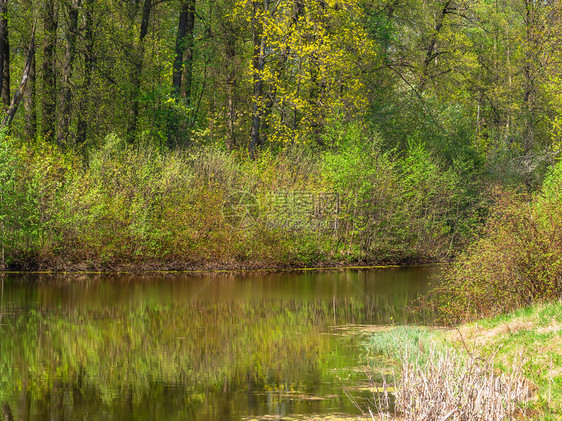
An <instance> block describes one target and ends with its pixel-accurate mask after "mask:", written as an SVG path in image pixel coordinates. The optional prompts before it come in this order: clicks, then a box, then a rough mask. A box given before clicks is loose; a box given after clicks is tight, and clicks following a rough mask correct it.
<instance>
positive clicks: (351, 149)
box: [0, 128, 480, 269]
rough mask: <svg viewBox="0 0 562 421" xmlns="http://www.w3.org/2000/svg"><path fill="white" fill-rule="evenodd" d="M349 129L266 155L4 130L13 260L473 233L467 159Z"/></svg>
mask: <svg viewBox="0 0 562 421" xmlns="http://www.w3.org/2000/svg"><path fill="white" fill-rule="evenodd" d="M347 130H350V133H344V135H345V136H347V138H350V139H351V140H349V141H347V142H346V143H345V146H341V147H338V148H333V149H331V150H328V151H318V150H313V149H311V148H310V147H307V146H303V145H297V146H292V147H290V146H289V147H287V148H285V149H283V150H280V151H267V150H264V151H262V152H261V153H260V154H259V155H258V156H257V158H256V159H255V160H250V159H248V158H246V157H244V156H240V155H237V154H236V153H229V152H227V151H224V150H221V149H218V148H213V147H204V146H199V147H197V146H196V147H193V148H191V149H188V150H176V151H169V150H163V149H158V148H156V147H154V146H147V145H144V144H143V142H138V143H136V144H131V143H128V142H126V141H124V140H123V139H120V138H119V137H117V136H115V135H110V136H108V137H107V138H106V139H105V140H104V141H103V142H102V144H101V145H99V146H98V147H95V148H92V149H91V150H90V151H89V152H87V153H86V154H83V153H80V154H78V153H73V152H62V151H60V150H58V149H57V148H56V147H55V146H52V145H50V144H47V143H44V142H41V141H37V142H34V143H29V142H23V141H20V140H17V139H11V138H9V137H3V138H2V140H1V143H0V179H1V181H2V191H1V195H0V224H1V225H0V245H1V247H2V251H1V253H2V255H1V256H0V259H1V260H0V264H1V265H3V266H4V267H5V268H9V269H114V268H118V267H124V266H127V267H129V268H131V267H139V268H146V267H153V268H159V269H174V268H177V269H185V268H192V267H249V266H253V267H255V266H262V267H263V266H270V267H280V266H291V265H300V266H302V265H316V264H318V265H323V264H349V263H357V262H365V263H404V262H430V261H438V260H443V259H445V258H448V257H450V256H451V255H452V254H453V253H454V252H455V251H456V250H457V249H458V248H459V247H460V246H461V245H463V244H465V243H466V242H467V240H468V239H469V237H470V236H471V235H472V227H473V226H474V223H475V221H478V220H479V218H480V216H479V213H478V209H479V208H478V206H477V205H476V203H477V195H476V194H475V189H474V186H473V185H472V184H471V182H467V181H466V180H467V178H466V177H461V176H460V175H459V174H461V173H462V171H463V170H464V169H463V168H459V169H457V168H453V167H452V166H449V167H448V169H445V167H444V166H442V165H441V163H440V162H439V161H438V160H437V159H435V158H434V157H433V156H432V154H431V153H430V152H428V150H427V149H426V148H425V147H424V145H423V143H421V142H411V144H410V145H409V147H408V149H407V150H406V151H404V152H402V153H395V152H383V151H382V149H381V146H380V142H379V141H378V140H377V138H376V137H374V138H365V137H364V136H362V135H361V133H360V130H358V129H357V128H355V129H353V128H350V129H347ZM354 130H355V131H354ZM146 143H147V144H148V143H150V142H146ZM241 194H242V196H241ZM248 200H249V202H248ZM330 201H331V202H330ZM328 202H330V203H328ZM233 203H234V205H233ZM239 205H242V206H239ZM246 211H248V215H246V216H243V214H245V213H246ZM240 215H242V217H240Z"/></svg>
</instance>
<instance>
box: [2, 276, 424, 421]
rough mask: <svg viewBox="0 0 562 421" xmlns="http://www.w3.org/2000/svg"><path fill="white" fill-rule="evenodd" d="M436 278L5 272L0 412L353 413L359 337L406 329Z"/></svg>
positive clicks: (28, 415)
mask: <svg viewBox="0 0 562 421" xmlns="http://www.w3.org/2000/svg"><path fill="white" fill-rule="evenodd" d="M434 271H435V269H432V268H409V269H389V270H370V271H361V270H353V271H351V270H348V271H338V272H285V273H253V274H236V273H232V274H225V273H221V274H208V275H185V274H184V275H181V274H174V275H150V276H132V275H130V276H102V275H96V276H94V275H91V276H88V275H84V276H80V277H76V276H74V277H63V276H56V275H26V276H25V275H6V276H4V277H2V278H1V279H2V284H3V293H2V297H1V299H2V302H1V309H0V317H1V319H0V341H1V342H0V402H1V403H2V408H3V409H2V410H3V414H4V415H3V416H4V418H9V417H13V418H14V419H47V418H49V419H89V420H91V419H116V420H128V419H135V420H144V419H146V420H149V419H170V420H173V419H186V418H187V419H197V420H229V419H232V420H237V419H241V418H243V417H248V416H260V415H264V414H271V415H275V414H277V415H290V414H329V413H343V414H355V413H357V410H356V409H355V408H354V407H353V405H352V404H351V402H350V401H349V400H348V398H347V397H345V395H344V394H343V393H342V383H341V381H340V377H343V378H345V382H346V383H350V382H353V381H364V375H363V374H362V373H361V372H357V370H354V367H356V366H357V365H358V364H359V357H360V353H361V348H360V346H358V343H359V341H360V338H357V337H355V336H344V335H339V334H338V332H340V330H339V329H334V327H337V326H341V325H348V324H367V323H368V324H388V323H390V322H395V323H404V322H412V321H415V319H416V315H413V314H409V313H408V312H407V311H406V309H405V307H406V304H407V303H408V302H409V301H410V300H412V299H413V298H415V297H416V296H418V295H419V294H420V293H423V292H425V291H426V290H427V288H428V278H429V276H430V274H431V273H432V272H434Z"/></svg>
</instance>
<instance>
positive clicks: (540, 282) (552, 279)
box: [428, 164, 562, 323]
mask: <svg viewBox="0 0 562 421" xmlns="http://www.w3.org/2000/svg"><path fill="white" fill-rule="evenodd" d="M561 189H562V164H558V165H557V166H556V167H555V168H553V170H552V171H551V173H550V175H549V176H548V177H547V179H546V181H545V183H544V186H543V188H542V190H541V191H540V192H538V193H537V194H535V195H533V196H527V195H522V194H515V193H512V192H508V191H505V190H497V191H496V192H495V195H496V202H495V205H494V207H493V209H492V212H491V216H490V219H489V221H488V222H487V224H486V227H485V230H484V233H483V237H482V238H481V239H479V240H477V241H476V242H475V243H473V244H472V245H471V246H470V247H469V249H468V250H467V251H466V252H465V253H464V254H463V255H462V256H461V257H460V258H459V259H458V261H456V262H455V263H454V264H453V265H452V266H451V267H450V268H449V269H448V270H447V271H445V274H444V283H443V284H442V286H440V287H438V288H437V289H436V290H434V291H433V292H432V293H431V295H430V297H429V300H428V303H430V305H432V306H435V307H436V309H437V310H438V311H439V313H440V318H441V321H444V322H447V323H455V322H459V321H460V322H464V321H469V320H473V319H476V318H480V317H488V316H494V315H497V314H501V313H505V312H509V311H512V310H514V309H517V308H520V307H524V306H528V305H530V304H533V303H537V302H543V301H550V300H553V299H557V298H560V297H561V296H562V215H561V214H560V209H561V207H562V195H561V194H560V191H561Z"/></svg>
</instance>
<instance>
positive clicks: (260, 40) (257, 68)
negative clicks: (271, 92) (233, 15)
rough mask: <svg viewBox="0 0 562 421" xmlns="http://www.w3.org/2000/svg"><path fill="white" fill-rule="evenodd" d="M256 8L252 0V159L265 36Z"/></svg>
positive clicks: (257, 132) (257, 136)
mask: <svg viewBox="0 0 562 421" xmlns="http://www.w3.org/2000/svg"><path fill="white" fill-rule="evenodd" d="M258 9H259V3H258V2H257V1H254V13H253V34H252V41H253V44H254V55H253V59H252V67H253V73H254V75H253V79H254V80H253V85H254V87H253V97H252V100H253V103H254V105H253V108H252V130H251V132H250V144H249V146H248V152H249V153H250V157H251V158H252V159H254V157H255V150H256V147H258V146H260V145H261V139H260V125H261V115H262V112H263V110H262V109H263V107H262V91H263V80H262V72H263V68H264V65H265V51H264V50H265V37H264V36H263V35H262V34H261V26H260V25H258V22H257V20H258ZM267 9H268V0H264V10H267Z"/></svg>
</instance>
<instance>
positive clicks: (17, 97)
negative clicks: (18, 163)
mask: <svg viewBox="0 0 562 421" xmlns="http://www.w3.org/2000/svg"><path fill="white" fill-rule="evenodd" d="M34 58H35V25H33V32H32V35H31V42H30V43H29V48H28V53H27V59H26V60H25V66H24V68H23V75H22V77H21V82H20V84H19V87H18V89H16V92H15V94H14V97H13V98H12V102H11V104H10V108H8V111H7V112H6V116H5V117H4V120H3V121H2V125H1V127H2V128H4V127H7V128H9V127H10V125H11V124H12V120H13V119H14V116H15V115H16V111H17V110H18V106H19V104H20V101H21V99H22V98H23V95H24V93H25V89H26V86H27V82H28V81H29V74H30V71H31V63H32V62H33V59H34Z"/></svg>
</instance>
